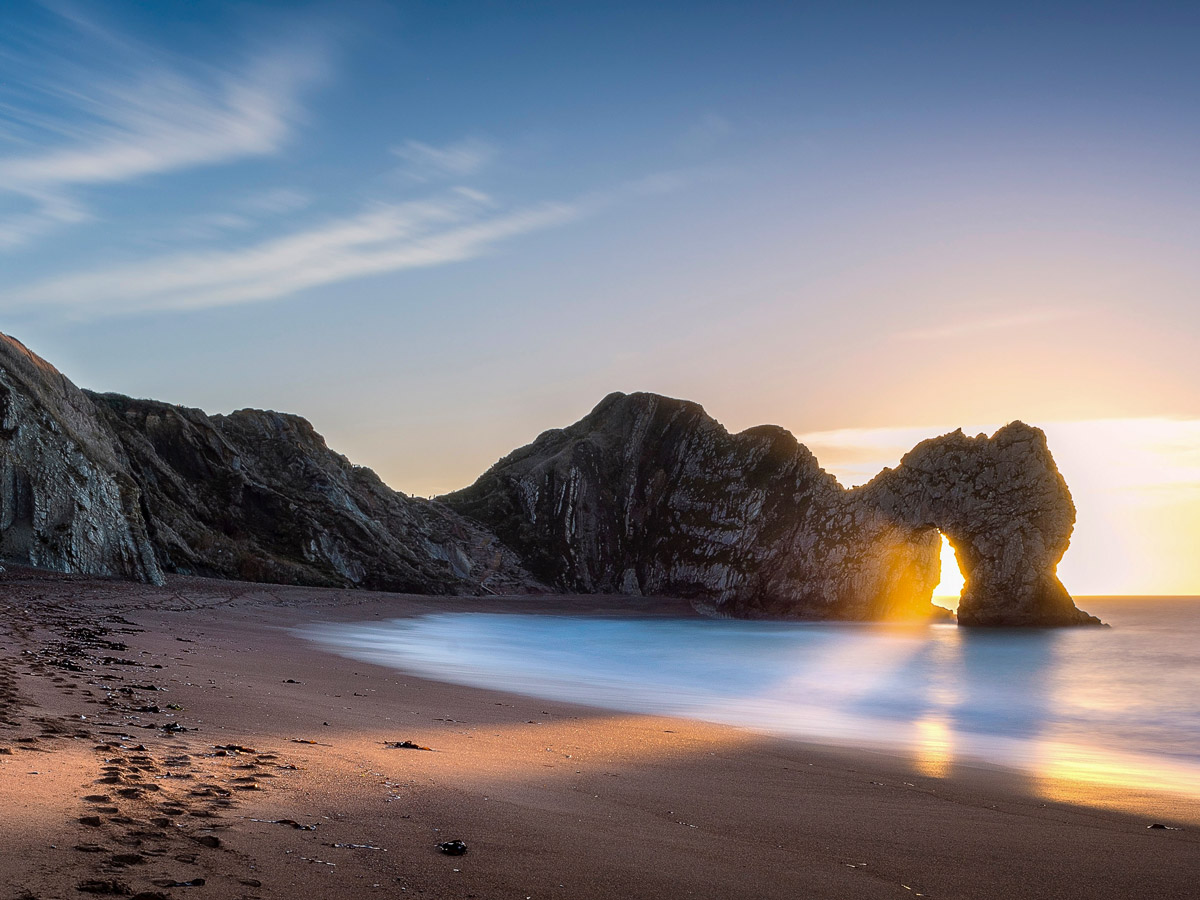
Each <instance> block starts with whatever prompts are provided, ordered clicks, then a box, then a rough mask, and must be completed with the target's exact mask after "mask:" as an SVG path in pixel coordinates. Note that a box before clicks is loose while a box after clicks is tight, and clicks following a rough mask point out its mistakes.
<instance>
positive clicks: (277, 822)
mask: <svg viewBox="0 0 1200 900" xmlns="http://www.w3.org/2000/svg"><path fill="white" fill-rule="evenodd" d="M250 821H251V822H262V823H263V824H264V825H286V826H288V827H289V828H295V829H296V830H297V831H316V830H317V826H316V824H315V823H314V824H312V825H301V824H300V823H299V822H297V821H296V820H295V819H251V820H250Z"/></svg>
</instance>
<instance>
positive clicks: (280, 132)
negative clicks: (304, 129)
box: [0, 18, 326, 246]
mask: <svg viewBox="0 0 1200 900" xmlns="http://www.w3.org/2000/svg"><path fill="white" fill-rule="evenodd" d="M63 22H64V23H65V24H64V25H63V27H62V28H61V29H60V30H59V31H56V32H54V33H52V34H50V35H47V36H42V38H41V39H40V40H39V41H38V42H37V44H36V47H34V48H26V50H25V52H24V53H22V52H13V53H8V54H6V55H5V56H4V57H3V58H0V77H2V78H4V79H5V80H8V81H9V82H10V83H15V84H16V85H17V90H15V91H13V92H11V95H12V96H13V97H14V100H12V101H10V102H8V103H7V104H6V105H5V106H4V107H3V108H0V125H3V124H7V125H8V126H9V128H8V131H7V134H6V136H7V137H8V138H9V139H8V140H7V141H6V143H7V144H9V145H10V146H13V147H15V148H17V149H15V150H12V151H9V152H7V153H4V152H3V151H0V210H3V211H0V246H4V245H7V246H16V245H20V244H23V243H27V242H29V241H31V240H33V239H35V238H37V237H40V236H42V235H44V234H46V233H47V232H49V231H51V230H53V229H54V228H56V227H59V226H61V225H64V224H68V223H73V222H79V221H83V220H86V219H87V218H88V217H89V210H88V208H87V206H86V205H85V204H84V203H83V202H82V201H81V200H80V199H79V197H78V194H79V191H80V190H81V189H84V188H90V187H97V186H102V185H110V184H116V183H123V182H129V181H134V180H137V179H141V178H145V177H148V176H153V175H162V174H166V173H171V172H178V171H182V170H186V169H190V168H195V167H199V166H209V165H217V164H221V163H228V162H232V161H235V160H239V159H244V158H248V157H255V156H269V155H272V154H275V153H278V152H279V151H280V150H281V149H282V147H283V146H284V144H285V143H286V141H287V140H288V138H289V137H290V136H291V135H292V133H293V131H294V129H295V126H296V123H297V122H298V121H300V120H301V119H302V118H303V114H304V110H303V105H302V103H301V95H302V93H303V91H304V89H305V88H306V87H307V86H309V85H311V84H312V83H314V82H315V81H317V80H318V79H320V78H321V77H322V76H323V75H324V73H325V71H326V64H325V53H324V52H323V50H322V47H321V46H320V45H319V43H317V42H314V41H312V40H309V39H297V40H295V41H293V42H292V43H289V44H287V45H285V46H278V47H274V48H270V49H263V50H259V51H257V52H252V53H248V54H247V56H246V57H245V58H244V59H242V60H240V61H238V62H236V63H233V64H228V65H223V66H222V65H214V64H204V65H195V64H191V65H189V64H188V62H187V61H186V60H181V59H177V58H172V57H170V56H167V55H165V54H163V53H162V52H161V51H158V50H156V49H155V48H144V47H139V46H127V45H126V43H125V41H124V39H122V38H120V37H119V36H114V35H112V34H111V33H108V32H104V33H103V41H102V42H103V43H104V44H105V45H106V46H107V47H108V49H109V50H112V49H113V46H114V45H116V46H117V47H118V48H123V49H124V51H125V52H121V53H117V52H107V53H94V54H92V56H90V57H88V56H86V55H85V56H84V57H83V58H82V59H75V58H72V57H71V55H70V53H69V51H68V50H67V49H66V47H67V46H68V45H69V42H70V41H72V40H83V39H87V40H91V41H93V42H94V41H96V40H97V38H96V34H97V33H98V32H97V29H96V28H94V27H91V28H89V27H87V23H86V22H84V20H81V19H78V18H64V19H63ZM129 59H135V60H138V61H137V62H128V61H127V60H129Z"/></svg>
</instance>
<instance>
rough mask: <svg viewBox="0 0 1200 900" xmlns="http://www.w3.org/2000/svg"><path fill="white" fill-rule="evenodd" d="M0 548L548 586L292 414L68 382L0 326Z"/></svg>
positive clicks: (420, 587) (203, 566) (371, 583)
mask: <svg viewBox="0 0 1200 900" xmlns="http://www.w3.org/2000/svg"><path fill="white" fill-rule="evenodd" d="M0 413H2V415H0V420H2V421H0V477H2V479H3V481H2V484H0V554H2V555H3V557H4V558H5V559H10V560H19V561H22V562H29V563H31V564H33V565H38V566H44V567H47V568H52V569H58V570H61V571H66V572H81V573H89V574H104V575H118V576H122V577H126V578H132V579H137V580H142V581H151V582H156V583H160V582H161V581H162V580H163V573H164V572H179V573H185V574H198V575H208V576H215V577H221V578H239V579H244V580H249V581H267V582H275V583H284V584H309V585H322V586H334V587H363V588H369V589H374V590H391V591H407V592H414V593H425V594H429V593H466V594H474V593H481V592H494V593H505V592H516V591H527V590H537V589H539V588H540V587H541V585H539V584H538V582H537V581H536V580H535V579H533V578H532V577H531V576H530V575H529V573H528V572H527V571H526V570H525V568H524V567H523V566H522V565H521V563H520V562H519V560H518V559H517V558H516V556H515V555H514V554H513V553H512V551H510V550H508V549H507V548H505V547H504V546H503V545H501V544H500V542H499V541H498V540H497V539H496V538H495V537H494V536H493V535H492V534H491V532H489V531H488V530H487V529H486V528H484V527H482V526H481V525H479V524H478V523H477V522H474V521H472V520H469V519H464V518H463V517H461V516H458V515H457V514H455V513H454V512H453V511H452V510H450V509H449V508H447V507H445V506H443V505H441V504H438V503H434V502H430V501H428V500H419V499H415V498H410V497H407V496H405V495H404V494H400V493H397V492H396V491H393V490H391V489H390V488H388V487H387V486H386V485H385V484H383V482H382V481H380V480H379V478H378V476H376V475H375V473H374V472H372V471H371V470H369V469H364V468H361V467H358V466H354V465H352V464H351V463H350V462H349V461H348V460H346V459H345V457H343V456H341V455H339V454H337V453H334V452H333V451H331V450H330V449H329V448H328V447H327V446H326V445H325V441H324V439H322V438H321V436H320V435H319V434H317V433H316V431H314V430H313V428H312V426H311V425H310V424H309V423H308V422H306V421H305V420H304V419H301V418H299V417H297V416H288V415H282V414H280V413H274V412H263V411H259V410H243V411H241V412H237V413H234V414H233V415H230V416H208V415H206V414H204V413H203V412H201V411H200V410H195V409H186V408H183V407H178V406H171V405H169V404H166V403H158V402H154V401H148V400H132V399H130V398H128V397H122V396H119V395H116V394H104V395H98V394H90V393H88V392H85V391H81V390H79V389H78V388H76V387H75V386H74V385H73V384H71V382H70V381H68V380H67V379H66V378H65V377H64V376H63V375H62V374H61V373H59V372H58V371H57V370H56V369H55V368H54V367H53V366H51V365H50V364H49V363H47V362H45V361H44V360H42V359H40V358H38V357H36V356H34V355H33V354H32V353H30V352H29V351H28V350H26V349H25V347H23V346H22V345H21V344H20V343H18V342H17V341H15V340H13V339H11V338H8V337H5V336H0Z"/></svg>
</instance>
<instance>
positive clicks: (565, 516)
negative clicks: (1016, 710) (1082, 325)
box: [441, 394, 1098, 625]
mask: <svg viewBox="0 0 1200 900" xmlns="http://www.w3.org/2000/svg"><path fill="white" fill-rule="evenodd" d="M441 499H442V500H443V501H444V502H445V503H446V504H447V505H449V506H451V507H452V508H454V509H455V510H457V511H458V512H460V513H462V514H464V515H468V516H471V517H473V518H476V519H478V520H479V521H480V522H482V523H484V524H485V525H488V526H489V527H491V528H492V529H494V530H495V532H496V533H497V534H498V535H499V536H500V538H501V540H503V541H504V542H505V544H507V545H508V546H509V547H510V548H512V549H513V550H514V551H516V552H517V554H518V555H519V556H520V557H521V558H522V559H524V560H525V562H526V565H527V566H528V567H529V568H530V570H531V571H532V572H533V573H534V574H535V575H536V576H537V577H539V578H541V579H542V580H544V581H546V582H548V583H550V584H552V585H554V586H555V587H556V588H558V589H561V590H564V591H571V592H584V593H590V592H615V593H626V594H642V595H672V596H682V597H689V598H694V599H696V600H699V601H703V602H707V603H710V604H711V605H712V607H713V608H714V609H715V610H716V611H717V612H720V613H725V614H729V615H734V616H742V617H751V618H797V619H860V620H867V619H897V618H901V619H904V618H925V617H930V616H933V615H937V614H938V610H937V609H936V608H934V607H933V606H932V604H931V603H930V598H931V596H932V592H933V588H934V587H935V586H936V584H937V582H938V580H939V578H940V559H939V556H940V546H941V543H940V541H941V539H940V537H939V530H940V531H943V532H945V533H946V535H947V536H948V537H949V539H950V540H951V542H952V543H953V544H954V545H955V547H956V548H957V551H958V555H959V560H960V564H961V566H962V568H963V571H964V574H965V575H966V579H967V587H966V590H965V592H964V595H963V601H962V602H963V605H962V612H961V619H960V621H961V622H962V623H963V624H971V625H1064V624H1083V623H1087V622H1097V621H1098V620H1096V619H1094V618H1093V617H1091V616H1088V615H1087V614H1086V613H1083V612H1080V611H1079V610H1077V609H1076V608H1075V606H1074V603H1073V602H1072V601H1071V598H1070V596H1069V595H1068V594H1067V593H1066V591H1065V590H1064V589H1063V587H1062V585H1061V584H1060V583H1059V581H1058V578H1057V576H1056V575H1055V567H1056V566H1057V564H1058V561H1059V559H1060V558H1061V556H1062V554H1063V552H1064V551H1065V550H1066V547H1067V543H1068V541H1069V539H1070V534H1071V530H1072V527H1073V524H1074V520H1075V508H1074V505H1073V504H1072V502H1071V497H1070V493H1069V492H1068V490H1067V486H1066V484H1065V482H1064V481H1063V479H1062V477H1061V476H1060V475H1059V473H1058V470H1057V468H1056V467H1055V465H1054V461H1053V459H1052V457H1051V456H1050V453H1049V451H1048V449H1047V447H1046V440H1045V435H1044V434H1043V433H1042V432H1041V431H1040V430H1038V429H1036V428H1032V427H1030V426H1028V425H1024V424H1022V423H1020V422H1014V423H1013V424H1011V425H1008V426H1006V427H1005V428H1003V429H1001V430H1000V431H998V432H997V433H996V434H995V435H994V436H993V437H991V438H988V437H985V436H982V435H981V436H980V437H977V438H968V437H966V436H964V435H963V434H962V433H961V432H955V433H954V434H950V435H946V436H944V437H941V438H935V439H933V440H931V441H926V442H924V443H922V444H921V445H919V446H918V447H917V448H915V449H914V450H913V451H912V452H910V453H909V454H908V455H907V456H906V457H905V458H904V460H903V461H902V462H901V464H900V466H899V467H898V468H896V469H895V470H885V471H884V472H883V473H881V474H880V475H879V476H878V477H877V478H876V479H874V480H873V481H872V482H871V483H870V484H868V485H864V486H862V487H860V488H856V489H852V490H847V489H845V488H843V487H842V486H841V485H840V484H838V482H837V480H836V479H834V477H833V476H832V475H829V474H828V473H826V472H825V471H824V470H823V469H821V467H820V466H819V465H818V463H817V460H816V458H815V457H814V456H813V455H812V453H811V452H809V450H808V449H807V448H806V447H804V446H803V445H801V444H799V443H798V442H797V441H796V439H795V438H794V437H793V436H792V435H791V434H790V433H788V432H787V431H785V430H784V429H782V428H778V427H776V426H770V425H767V426H760V427H757V428H751V429H749V430H747V431H744V432H741V433H740V434H730V433H729V432H727V431H726V430H725V429H724V428H723V427H722V426H721V425H720V424H719V423H718V422H716V421H715V420H714V419H712V418H711V417H710V416H708V415H707V414H706V413H705V412H704V410H703V408H702V407H700V406H699V405H698V404H695V403H689V402H686V401H681V400H672V399H669V398H666V397H660V396H657V395H654V394H630V395H626V394H612V395H610V396H609V397H607V398H605V399H604V400H603V401H602V402H601V403H600V405H599V406H597V407H596V408H595V409H594V410H593V411H592V412H591V414H589V415H588V416H586V417H585V418H584V419H582V420H581V421H579V422H577V423H576V424H574V425H572V426H570V427H568V428H565V429H555V430H553V431H548V432H545V433H544V434H542V435H541V436H540V437H538V438H537V440H536V441H534V442H533V443H532V444H530V445H528V446H526V447H523V448H521V449H519V450H517V451H515V452H513V453H512V454H510V455H509V456H507V457H505V458H504V459H502V460H500V461H499V462H498V463H496V465H494V466H493V467H492V468H491V469H489V470H488V472H487V473H485V474H484V475H483V476H482V477H481V478H480V479H479V480H478V481H477V482H475V484H473V485H472V486H471V487H469V488H466V489H464V490H461V491H457V492H455V493H452V494H449V495H447V496H445V497H443V498H441Z"/></svg>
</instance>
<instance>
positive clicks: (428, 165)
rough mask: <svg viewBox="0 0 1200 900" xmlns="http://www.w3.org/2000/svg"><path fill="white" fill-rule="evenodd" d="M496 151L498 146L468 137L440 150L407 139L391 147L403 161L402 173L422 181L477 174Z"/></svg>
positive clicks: (439, 148)
mask: <svg viewBox="0 0 1200 900" xmlns="http://www.w3.org/2000/svg"><path fill="white" fill-rule="evenodd" d="M496 152H497V148H496V146H495V144H492V143H490V142H488V141H484V140H480V139H479V138H465V139H463V140H461V141H456V142H454V143H451V144H445V145H443V146H441V147H437V146H434V145H433V144H426V143H424V142H422V141H414V140H408V141H405V142H404V143H403V144H398V145H396V146H395V147H393V148H392V153H393V154H395V155H396V156H397V157H399V158H400V159H401V160H402V161H403V167H402V169H401V173H402V174H403V175H404V176H405V177H407V178H410V179H411V180H413V181H419V182H426V181H432V180H434V179H436V178H465V177H467V176H469V175H476V174H478V173H479V172H480V171H481V170H482V169H483V168H484V167H486V166H487V164H488V163H490V162H491V161H492V159H494V158H495V156H496Z"/></svg>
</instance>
